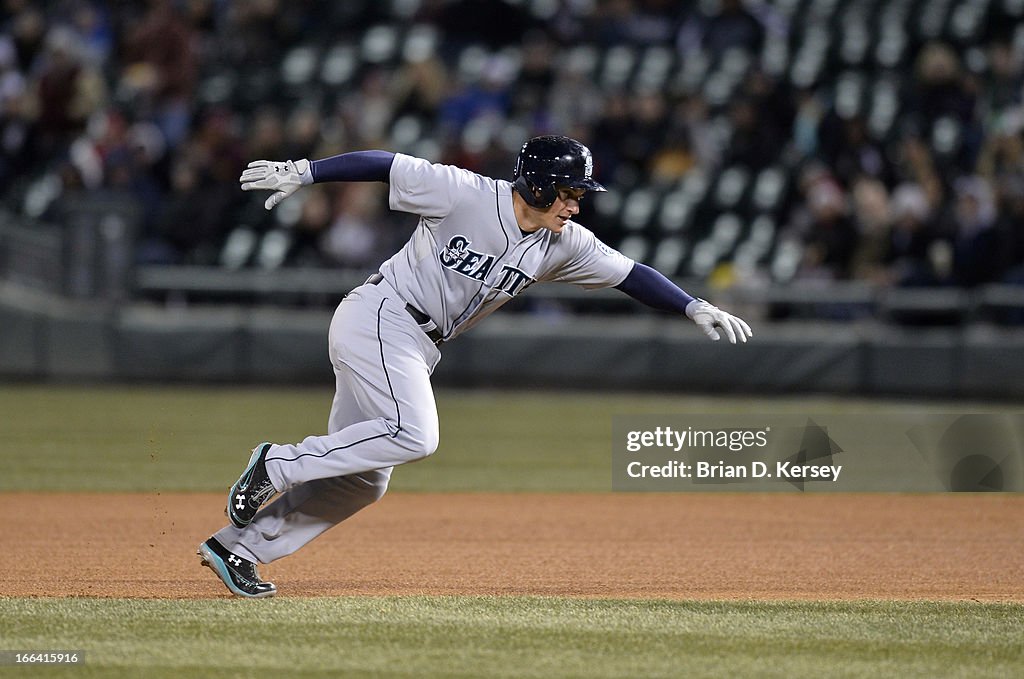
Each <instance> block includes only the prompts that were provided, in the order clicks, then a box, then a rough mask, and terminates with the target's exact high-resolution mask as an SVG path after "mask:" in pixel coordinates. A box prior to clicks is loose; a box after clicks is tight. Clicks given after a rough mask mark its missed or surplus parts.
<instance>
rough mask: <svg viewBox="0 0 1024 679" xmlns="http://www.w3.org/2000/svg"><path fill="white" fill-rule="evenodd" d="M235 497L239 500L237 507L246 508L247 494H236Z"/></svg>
mask: <svg viewBox="0 0 1024 679" xmlns="http://www.w3.org/2000/svg"><path fill="white" fill-rule="evenodd" d="M235 499H236V500H238V502H236V503H235V509H245V496H244V495H236V496H235Z"/></svg>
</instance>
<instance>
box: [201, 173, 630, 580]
mask: <svg viewBox="0 0 1024 679" xmlns="http://www.w3.org/2000/svg"><path fill="white" fill-rule="evenodd" d="M390 184H391V188H390V205H391V207H392V208H393V209H395V210H402V211H406V212H412V213H414V214H418V215H420V216H421V218H420V222H419V224H418V225H417V227H416V230H415V232H414V233H413V235H412V237H411V238H410V239H409V242H408V243H407V244H406V245H405V246H404V247H403V248H402V249H401V250H400V251H399V252H398V253H397V254H396V255H395V256H393V257H392V258H391V259H389V260H388V261H387V262H385V263H384V264H383V265H382V266H381V269H380V271H381V274H382V275H383V280H382V281H379V282H377V283H374V284H370V283H368V284H366V285H362V286H359V287H358V288H356V289H355V290H353V291H352V292H351V293H349V295H347V296H346V297H345V299H344V300H342V302H341V303H340V304H339V305H338V309H337V311H336V312H335V314H334V318H333V319H332V321H331V327H330V332H329V337H328V349H329V356H330V359H331V364H332V365H333V367H334V372H335V379H336V388H335V395H334V402H333V404H332V406H331V414H330V417H329V420H328V426H327V430H328V433H327V434H325V435H322V436H319V435H317V436H308V437H306V438H305V439H304V440H302V441H301V442H299V443H295V444H277V445H274V446H272V447H271V449H270V452H269V453H268V454H267V456H266V469H267V473H268V474H269V476H270V479H271V481H272V482H273V484H274V488H275V489H276V490H278V491H279V492H281V493H282V495H281V496H280V497H279V498H278V499H277V500H275V501H274V502H272V503H271V504H269V505H267V506H265V507H263V508H262V509H260V511H259V512H257V514H256V516H255V517H254V519H253V521H252V523H251V524H249V525H248V526H246V527H245V528H236V527H235V526H233V525H230V524H229V525H228V526H226V527H224V528H223V529H221V530H220V531H219V532H218V533H217V534H216V538H217V539H218V540H219V541H220V543H221V544H222V545H224V547H225V548H227V549H228V550H230V551H231V552H233V553H235V554H238V555H240V556H242V557H244V558H246V559H249V560H251V561H259V562H261V563H270V562H271V561H274V560H276V559H279V558H281V557H283V556H287V555H289V554H292V553H294V552H295V550H297V549H299V548H300V547H302V546H303V545H305V544H306V543H308V542H309V541H310V540H313V539H314V538H316V537H317V536H318V535H320V534H321V533H323V532H324V531H325V530H327V529H329V528H331V527H332V526H334V525H336V524H338V523H339V522H341V521H344V520H345V519H346V518H348V517H349V516H351V515H352V514H354V513H355V512H357V511H359V510H360V509H361V508H363V507H365V506H367V505H368V504H371V503H372V502H374V501H375V500H377V499H378V498H379V497H380V496H381V495H383V493H384V492H385V490H386V489H387V485H388V482H389V479H390V478H391V472H392V469H393V468H394V467H395V466H396V465H400V464H403V463H406V462H411V461H413V460H417V459H421V458H423V457H426V456H427V455H430V454H431V453H433V452H434V450H435V449H436V448H437V445H438V441H439V435H440V427H439V425H438V420H437V407H436V405H435V403H434V395H433V390H432V388H431V385H430V375H431V373H432V372H433V370H434V367H435V366H436V364H437V362H438V360H439V359H440V357H441V354H440V351H439V349H438V347H437V346H436V345H435V344H434V343H433V342H432V341H430V340H429V339H428V337H427V335H426V334H424V332H423V330H422V329H421V326H420V325H419V324H418V323H417V322H416V321H415V320H414V319H413V317H412V316H411V315H410V312H409V311H408V309H407V307H406V305H407V304H408V305H412V306H413V307H415V308H416V309H417V310H419V311H420V312H423V313H425V314H427V315H428V316H430V318H431V320H432V321H433V322H434V323H435V324H436V325H437V326H438V328H439V329H440V330H441V331H442V332H443V336H444V338H445V339H451V338H453V337H455V336H457V335H459V334H460V333H462V332H465V331H466V330H467V329H468V328H470V327H472V326H473V325H475V324H476V323H477V322H479V321H480V320H481V319H483V318H484V317H486V316H487V315H488V314H490V313H491V312H493V311H494V310H495V309H497V308H498V307H500V306H501V305H502V304H504V303H505V302H507V301H508V300H510V299H512V297H514V296H515V295H517V294H519V293H520V292H522V291H523V290H525V289H526V288H527V287H528V286H530V285H532V284H533V283H535V282H538V281H561V282H565V283H575V284H577V285H581V286H584V287H587V288H600V287H607V286H613V285H618V284H619V283H621V282H622V280H623V279H624V278H625V277H626V276H627V275H628V274H629V272H630V270H631V269H632V267H633V262H632V260H630V259H629V258H627V257H625V256H624V255H622V254H621V253H619V252H617V251H615V250H613V249H612V248H609V247H608V246H606V245H604V244H603V243H601V242H600V241H599V240H598V239H597V238H596V237H595V236H594V234H593V233H591V232H590V231H589V230H587V229H586V228H584V227H583V226H581V225H579V224H575V223H573V222H571V221H569V222H566V224H565V225H564V226H563V227H562V230H561V232H560V233H558V234H556V233H554V232H552V231H549V230H547V229H541V230H539V231H537V232H534V233H529V234H527V233H524V232H522V231H521V230H520V229H519V225H518V222H517V220H516V216H515V213H514V212H513V207H512V205H513V204H512V190H513V189H512V185H511V184H510V183H509V182H506V181H501V180H494V179H489V178H486V177H482V176H480V175H478V174H475V173H473V172H469V171H467V170H463V169H460V168H456V167H452V166H448V165H437V164H431V163H429V162H427V161H425V160H421V159H418V158H412V157H410V156H404V155H396V156H395V159H394V162H393V164H392V166H391V175H390Z"/></svg>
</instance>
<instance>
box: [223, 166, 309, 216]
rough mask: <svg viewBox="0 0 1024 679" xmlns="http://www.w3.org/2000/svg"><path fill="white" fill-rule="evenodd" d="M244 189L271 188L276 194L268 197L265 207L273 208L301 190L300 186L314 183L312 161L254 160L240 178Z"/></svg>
mask: <svg viewBox="0 0 1024 679" xmlns="http://www.w3.org/2000/svg"><path fill="white" fill-rule="evenodd" d="M238 181H240V182H241V183H242V190H243V191H255V190H258V189H269V190H271V191H274V192H275V193H274V195H272V196H270V198H267V202H265V203H264V204H263V207H265V208H267V209H268V210H271V209H273V208H274V206H275V205H277V204H278V203H280V202H281V201H282V200H284V199H285V198H287V197H288V196H290V195H292V194H293V193H295V192H296V191H298V190H299V187H302V186H305V185H306V184H312V183H313V174H312V172H311V170H310V163H309V161H308V160H306V159H305V158H303V159H302V160H295V161H291V160H285V161H275V160H254V161H252V162H251V163H249V167H248V168H246V170H245V171H244V172H242V176H241V177H239V178H238Z"/></svg>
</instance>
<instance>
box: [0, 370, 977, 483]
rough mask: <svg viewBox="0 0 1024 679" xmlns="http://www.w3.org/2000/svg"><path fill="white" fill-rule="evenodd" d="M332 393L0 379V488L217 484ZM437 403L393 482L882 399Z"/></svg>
mask: <svg viewBox="0 0 1024 679" xmlns="http://www.w3.org/2000/svg"><path fill="white" fill-rule="evenodd" d="M331 397H332V393H331V391H330V390H327V389H323V388H309V389H298V388H280V387H259V388H242V387H212V388H195V387H181V386H171V387H157V386H146V387H131V386H117V387H101V388H95V387H75V386H70V387H57V386H50V385H6V386H0V433H2V436H0V469H3V470H4V473H3V474H2V475H0V491H9V490H61V491H63V490H92V491H156V490H167V491H171V490H183V491H218V492H219V491H221V490H223V488H224V487H225V485H226V484H228V483H229V482H230V481H232V480H233V479H234V478H236V477H237V475H238V472H239V469H240V467H241V465H242V464H243V463H244V461H245V460H246V459H248V456H249V450H250V449H251V448H252V447H253V446H254V445H256V444H257V443H259V442H260V441H263V440H269V441H276V442H290V441H300V440H302V439H303V438H304V437H305V436H307V435H308V434H311V433H322V432H323V431H324V428H325V425H326V420H327V413H328V409H329V407H330V403H331ZM437 403H438V410H439V413H440V420H441V447H440V448H439V450H438V452H437V453H436V454H434V455H433V456H432V457H431V458H429V459H427V460H425V461H423V462H421V463H418V464H413V465H407V466H405V467H403V468H402V469H401V470H400V471H398V472H396V473H395V476H394V478H393V482H392V489H393V490H405V491H454V490H474V491H607V490H610V488H611V481H610V467H609V464H610V455H611V426H612V417H613V416H616V415H625V414H638V413H644V414H651V413H655V414H671V413H687V412H691V413H694V412H695V413H702V412H703V413H711V412H715V413H730V412H757V411H762V412H764V411H769V412H774V413H786V412H790V413H813V412H843V411H844V410H845V411H853V412H857V413H862V412H871V411H878V412H884V411H885V409H887V408H890V407H892V404H887V403H885V402H878V401H871V402H868V401H856V400H844V399H834V398H832V399H829V398H818V397H813V398H802V399H737V398H730V397H725V398H709V397H694V396H670V395H639V394H582V393H573V392H566V393H553V392H539V393H538V392H486V391H444V390H442V391H439V392H438V394H437ZM899 407H901V408H904V409H906V408H908V406H907V405H905V404H901V405H900V406H899ZM913 407H915V408H921V407H922V406H913ZM929 407H930V408H932V409H934V410H936V411H937V412H943V411H944V409H943V406H942V405H941V404H936V405H932V406H929ZM960 407H962V404H961V406H960ZM945 410H946V411H948V408H945Z"/></svg>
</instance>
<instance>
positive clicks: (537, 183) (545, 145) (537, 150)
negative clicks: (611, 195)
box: [513, 135, 605, 209]
mask: <svg viewBox="0 0 1024 679" xmlns="http://www.w3.org/2000/svg"><path fill="white" fill-rule="evenodd" d="M593 172H594V159H593V157H592V156H591V155H590V149H588V148H587V147H586V146H584V145H583V144H581V143H579V142H578V141H576V140H575V139H570V138H569V137H562V136H558V135H546V136H543V137H534V138H533V139H531V140H529V141H528V142H526V143H525V144H523V148H522V150H520V151H519V157H518V158H516V169H515V176H514V177H513V186H515V187H516V191H518V192H519V195H520V196H522V197H523V199H524V200H525V201H526V202H527V203H528V204H529V205H532V206H533V207H536V208H542V209H543V208H548V207H550V206H551V204H552V203H554V202H555V198H557V197H558V189H586V190H587V191H604V190H605V188H604V187H603V186H601V185H600V184H598V183H597V182H596V181H594V180H593V179H591V177H590V175H591V174H593Z"/></svg>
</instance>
